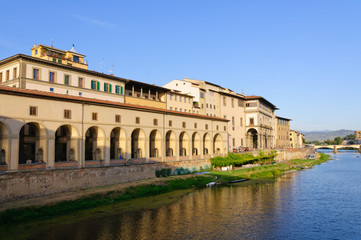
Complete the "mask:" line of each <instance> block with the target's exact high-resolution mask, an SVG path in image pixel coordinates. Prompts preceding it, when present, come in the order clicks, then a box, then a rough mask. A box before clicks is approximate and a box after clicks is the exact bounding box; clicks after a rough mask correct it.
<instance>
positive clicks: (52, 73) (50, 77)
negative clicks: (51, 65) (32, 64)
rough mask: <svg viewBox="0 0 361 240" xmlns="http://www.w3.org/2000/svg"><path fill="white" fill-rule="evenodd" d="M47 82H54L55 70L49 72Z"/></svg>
mask: <svg viewBox="0 0 361 240" xmlns="http://www.w3.org/2000/svg"><path fill="white" fill-rule="evenodd" d="M49 82H51V83H54V82H55V72H49Z"/></svg>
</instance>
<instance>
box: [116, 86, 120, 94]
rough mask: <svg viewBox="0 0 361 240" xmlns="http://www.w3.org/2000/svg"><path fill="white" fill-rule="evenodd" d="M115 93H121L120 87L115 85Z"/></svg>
mask: <svg viewBox="0 0 361 240" xmlns="http://www.w3.org/2000/svg"><path fill="white" fill-rule="evenodd" d="M115 93H116V94H119V93H120V86H118V85H115Z"/></svg>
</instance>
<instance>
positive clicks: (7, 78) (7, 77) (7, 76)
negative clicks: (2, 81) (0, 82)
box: [6, 70, 10, 81]
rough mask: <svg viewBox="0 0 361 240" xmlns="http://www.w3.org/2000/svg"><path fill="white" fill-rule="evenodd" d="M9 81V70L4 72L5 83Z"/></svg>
mask: <svg viewBox="0 0 361 240" xmlns="http://www.w3.org/2000/svg"><path fill="white" fill-rule="evenodd" d="M9 80H10V70H7V71H6V81H9Z"/></svg>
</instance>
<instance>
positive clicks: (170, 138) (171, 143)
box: [165, 130, 176, 157]
mask: <svg viewBox="0 0 361 240" xmlns="http://www.w3.org/2000/svg"><path fill="white" fill-rule="evenodd" d="M165 149H166V156H167V157H172V156H174V153H175V149H176V135H175V133H174V132H173V131H171V130H169V131H168V132H167V134H166V135H165Z"/></svg>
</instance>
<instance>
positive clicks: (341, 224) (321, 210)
mask: <svg viewBox="0 0 361 240" xmlns="http://www.w3.org/2000/svg"><path fill="white" fill-rule="evenodd" d="M330 154H331V155H332V156H333V154H332V153H331V152H330ZM358 155H360V154H358V153H356V152H349V151H344V152H342V153H338V154H337V155H336V160H332V161H329V162H327V163H324V164H322V165H319V166H315V167H314V168H313V169H309V170H303V171H299V172H292V173H288V174H286V175H283V176H281V177H279V178H278V179H277V180H276V181H275V182H273V183H267V184H261V185H249V186H232V187H219V188H213V189H203V190H200V191H196V192H194V193H192V194H189V195H187V196H185V197H184V198H182V199H181V200H179V201H177V202H175V203H171V204H169V205H166V206H162V207H160V208H157V209H152V210H143V211H136V212H126V213H120V214H116V215H109V216H102V217H98V218H97V217H94V218H91V219H88V220H86V221H81V222H78V223H75V224H71V225H58V226H57V227H54V228H51V229H48V230H47V231H46V232H42V233H40V234H37V235H36V236H32V238H31V239H79V240H85V239H86V240H88V239H101V240H105V239H361V158H357V157H356V156H358Z"/></svg>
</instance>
